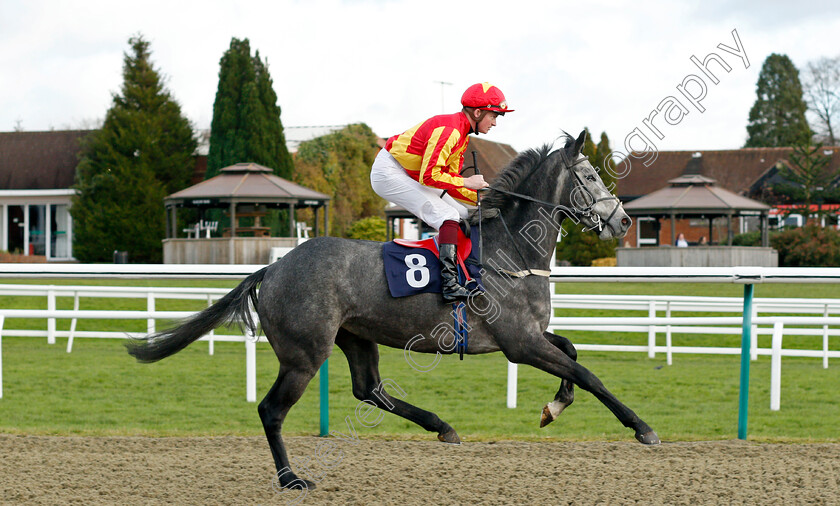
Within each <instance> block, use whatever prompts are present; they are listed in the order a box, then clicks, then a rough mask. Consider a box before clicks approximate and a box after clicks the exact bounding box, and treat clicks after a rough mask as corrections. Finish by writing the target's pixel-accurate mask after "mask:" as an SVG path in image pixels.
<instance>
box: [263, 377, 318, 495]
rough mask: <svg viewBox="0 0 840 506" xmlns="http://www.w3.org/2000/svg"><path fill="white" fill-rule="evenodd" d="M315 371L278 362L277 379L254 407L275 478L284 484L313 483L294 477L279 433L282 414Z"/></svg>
mask: <svg viewBox="0 0 840 506" xmlns="http://www.w3.org/2000/svg"><path fill="white" fill-rule="evenodd" d="M315 371H317V369H315V370H310V369H307V368H288V367H284V366H281V367H280V373H279V374H278V375H277V380H276V381H275V382H274V385H272V386H271V389H270V390H269V391H268V394H266V396H265V398H263V400H262V402H260V405H259V407H258V408H257V410H258V411H259V413H260V419H262V423H263V428H264V429H265V436H266V438H268V445H269V446H270V447H271V456H272V457H274V465H275V466H276V467H277V480H278V481H279V483H280V486H282V487H284V488H300V489H311V488H315V484H314V483H312V482H311V481H308V480H303V479H300V478H298V477H297V475H295V473H294V472H293V471H292V468H291V466H290V464H289V457H288V456H287V455H286V448H285V446H284V445H283V438H282V436H281V435H280V429H281V427H282V425H283V420H284V419H285V418H286V414H287V413H288V412H289V409H291V408H292V406H293V405H294V404H295V403H296V402H297V401H298V400H299V399H300V397H301V395H303V392H304V390H306V385H308V384H309V381H310V380H311V379H312V377H313V376H315Z"/></svg>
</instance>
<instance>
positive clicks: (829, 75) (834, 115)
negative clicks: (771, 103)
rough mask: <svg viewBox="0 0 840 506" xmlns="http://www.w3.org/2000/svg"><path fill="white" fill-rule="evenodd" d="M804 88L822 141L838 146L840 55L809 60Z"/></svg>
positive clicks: (806, 99)
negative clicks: (836, 134)
mask: <svg viewBox="0 0 840 506" xmlns="http://www.w3.org/2000/svg"><path fill="white" fill-rule="evenodd" d="M803 88H804V90H805V101H806V103H807V104H808V108H809V109H810V110H811V111H812V112H813V113H814V114H815V115H816V116H817V135H819V136H820V138H821V141H822V142H825V143H827V144H828V145H829V146H836V145H837V137H836V136H835V132H834V128H835V127H836V125H837V122H836V120H837V119H838V114H840V56H835V57H834V58H825V57H823V58H820V59H818V60H816V61H811V62H808V65H807V66H806V67H805V78H804V83H803Z"/></svg>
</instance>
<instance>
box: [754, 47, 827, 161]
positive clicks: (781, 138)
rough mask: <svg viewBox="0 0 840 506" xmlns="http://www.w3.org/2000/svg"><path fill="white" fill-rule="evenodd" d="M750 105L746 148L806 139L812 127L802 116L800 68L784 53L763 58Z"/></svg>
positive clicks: (788, 144)
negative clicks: (753, 98)
mask: <svg viewBox="0 0 840 506" xmlns="http://www.w3.org/2000/svg"><path fill="white" fill-rule="evenodd" d="M756 95H757V97H756V100H755V103H754V104H753V106H752V109H750V116H749V122H748V123H747V133H748V134H749V138H748V139H747V143H746V144H745V145H744V147H746V148H762V147H785V146H794V145H797V144H803V143H807V142H808V141H809V140H810V139H811V128H810V127H809V126H808V122H807V120H806V119H805V110H806V109H807V106H806V105H805V101H804V100H803V99H802V85H801V84H800V82H799V71H798V70H797V69H796V67H794V65H793V63H792V62H791V61H790V58H788V57H787V56H786V55H780V54H776V53H773V54H771V55H770V56H768V57H767V59H766V60H764V65H762V67H761V72H760V73H759V75H758V83H757V84H756Z"/></svg>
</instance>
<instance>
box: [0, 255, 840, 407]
mask: <svg viewBox="0 0 840 506" xmlns="http://www.w3.org/2000/svg"><path fill="white" fill-rule="evenodd" d="M261 267H262V266H259V265H240V266H234V265H225V266H216V265H213V266H201V265H198V266H196V265H192V266H174V265H165V266H160V265H119V266H117V265H114V266H111V265H67V264H64V265H57V264H56V265H50V264H47V266H43V265H42V266H30V265H27V264H4V265H2V266H0V277H6V278H8V277H25V278H32V277H49V278H58V277H71V278H72V277H76V278H83V277H84V278H90V277H98V278H111V277H124V278H150V277H159V278H207V277H217V278H243V277H244V276H245V275H247V274H250V273H251V272H254V271H256V270H257V269H259V268H261ZM552 281H554V282H562V281H589V282H592V281H595V282H599V281H603V282H616V281H635V282H640V281H651V282H684V283H685V282H712V283H744V284H747V283H797V282H799V283H803V282H805V283H834V282H840V269H785V268H777V269H767V268H729V269H725V268H724V269H721V268H698V269H668V268H664V269H663V268H651V269H648V268H562V269H561V268H555V269H554V270H553V271H552ZM228 291H229V290H228V289H226V288H220V289H216V288H169V287H104V286H64V285H49V286H43V285H42V286H37V285H20V284H15V285H0V295H11V296H36V297H46V298H47V309H46V310H44V309H14V310H13V309H0V398H2V393H3V391H2V336H3V335H4V334H5V335H7V336H36V337H46V338H47V341H48V343H50V344H53V343H55V339H56V338H57V337H66V338H67V339H68V342H67V351H68V352H70V351H71V350H72V346H73V339H74V338H76V337H80V338H125V337H126V336H127V335H131V336H142V335H145V333H142V332H141V333H126V332H109V331H91V330H88V331H77V330H76V324H77V321H78V320H79V319H126V320H146V323H147V327H146V330H147V332H154V331H155V328H156V323H155V321H156V320H157V319H167V320H169V319H180V318H184V317H187V316H190V315H191V314H194V312H193V311H157V310H156V306H157V304H158V302H157V301H158V300H160V299H193V300H202V301H206V303H207V304H212V303H213V302H214V301H215V300H217V299H218V298H220V297H221V296H222V295H224V294H225V293H227V292H228ZM58 297H73V309H72V310H57V309H56V307H57V303H56V299H57V298H58ZM95 297H100V298H113V297H119V298H138V299H145V301H146V310H145V311H95V310H83V309H80V306H81V302H80V301H81V300H83V299H87V298H95ZM552 306H553V307H554V308H563V309H598V310H604V309H613V310H621V311H627V310H637V311H647V314H648V316H646V317H645V316H639V317H626V316H611V317H583V318H581V317H574V318H569V317H552V318H551V321H550V326H549V329H550V330H587V331H598V332H639V333H647V335H648V340H647V345H639V346H630V345H604V344H575V347H576V348H578V349H580V350H602V351H624V352H646V353H648V356H650V357H654V356H655V354H656V353H665V354H666V356H667V363H668V364H671V363H672V355H673V354H674V353H712V354H739V353H741V349H740V348H736V347H731V348H729V347H687V346H674V345H673V342H672V336H673V334H692V333H694V334H732V335H736V334H740V333H741V327H740V325H741V323H742V321H743V300H742V299H739V298H731V297H729V298H727V297H677V296H647V295H641V296H616V295H555V296H553V297H552ZM752 308H753V315H752V330H753V335H759V334H765V335H771V336H772V344H771V347H770V348H759V347H758V346H757V343H756V341H757V340H756V339H753V340H752V343H751V348H750V354H751V358H752V359H753V360H755V359H756V358H757V356H758V355H770V356H771V357H772V358H771V364H772V367H771V371H772V372H771V409H779V407H780V385H781V379H780V378H781V357H782V356H803V357H821V358H822V359H823V367H828V360H829V358H840V351H833V350H830V349H829V337H832V336H837V335H840V316H832V315H840V300H838V299H775V298H774V299H755V300H754V301H753V304H752ZM662 312H664V315H663V316H659V313H662ZM680 312H695V313H696V312H714V313H726V312H732V313H738V314H740V315H741V316H731V317H727V316H723V317H721V316H714V317H709V316H703V317H698V316H690V317H689V316H675V313H680ZM789 314H796V315H797V316H783V315H789ZM803 314H804V315H811V314H815V315H820V316H802V315H803ZM13 318H44V319H47V328H46V330H23V329H5V328H4V324H8V320H9V319H13ZM56 319H70V320H71V323H70V329H69V330H58V329H57V328H56ZM815 326H816V327H815ZM659 335H664V336H665V345H664V346H663V345H660V344H657V336H659ZM800 335H821V336H823V346H822V349H819V350H801V349H784V348H782V343H783V338H784V336H789V338H790V337H793V336H800ZM202 340H204V341H207V342H208V351H209V353H210V354H212V353H213V343H214V342H215V341H233V342H244V343H245V349H246V399H247V400H248V401H249V402H255V401H256V358H255V357H256V345H255V343H256V341H257V340H258V339H257V338H256V337H255V336H248V335H246V336H242V335H215V334H213V333H211V334H210V335H207V336H204V337H202ZM262 340H263V341H265V339H264V338H262ZM508 406H509V407H515V406H516V365H515V364H510V368H509V370H508Z"/></svg>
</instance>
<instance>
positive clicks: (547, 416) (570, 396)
mask: <svg viewBox="0 0 840 506" xmlns="http://www.w3.org/2000/svg"><path fill="white" fill-rule="evenodd" d="M543 337H545V338H546V339H547V340H548V342H550V343H551V344H553V345H554V346H556V347H557V348H558V349H559V350H560V351H562V352H563V353H565V354H566V356H567V357H569V358H570V359H572V360H574V361H575V362H577V350H576V349H575V346H574V345H573V344H572V342H571V341H569V340H568V339H566V338H565V337H563V336H560V335H557V334H554V333H553V332H543ZM574 401H575V384H574V383H572V382H571V381H569V380H567V379H566V378H563V380H562V381H561V382H560V389H559V390H557V395H555V396H554V400H553V401H551V402H549V403H548V404H546V405H545V406H544V407H543V409H542V413H541V414H540V428H542V427H545V426H546V425H548V424H550V423H551V422H553V421H554V420H556V419H557V417H558V416H560V413H562V412H563V410H564V409H566V408H568V407H569V406H570V405H571V404H572V403H573V402H574Z"/></svg>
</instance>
